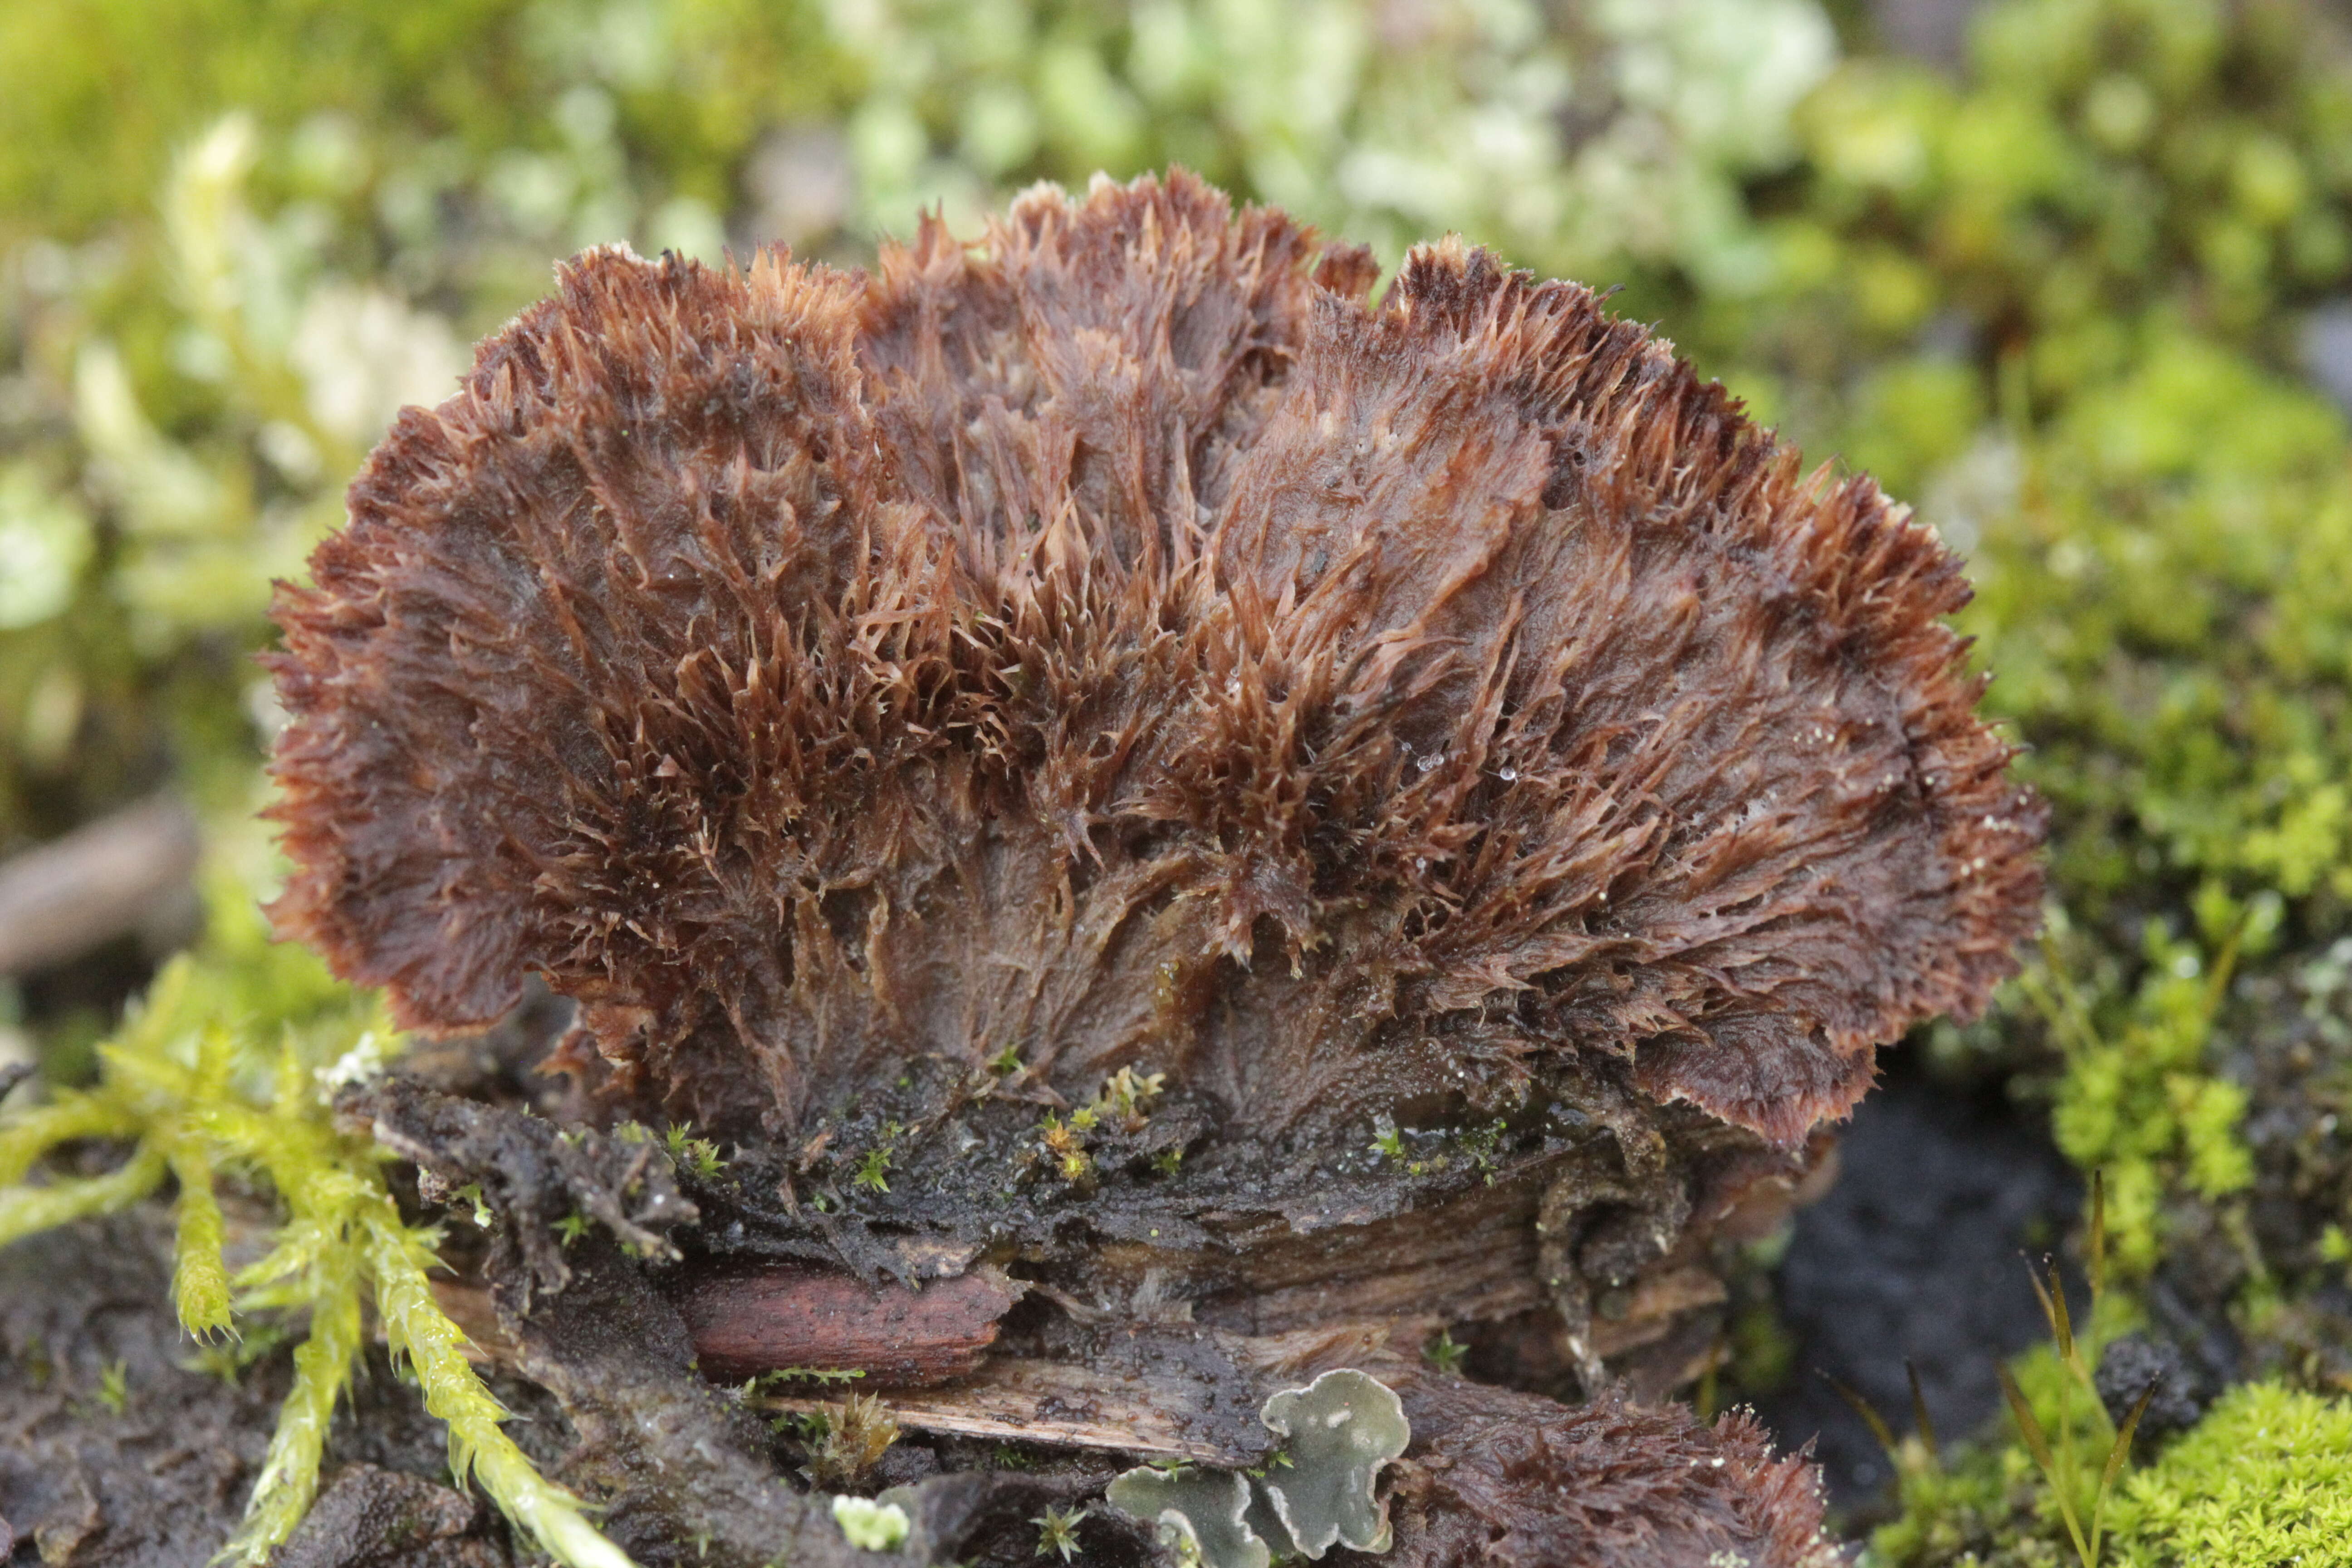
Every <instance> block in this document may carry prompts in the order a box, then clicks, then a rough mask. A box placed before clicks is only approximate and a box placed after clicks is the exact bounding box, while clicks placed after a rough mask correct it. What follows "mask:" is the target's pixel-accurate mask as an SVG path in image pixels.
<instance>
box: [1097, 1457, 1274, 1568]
mask: <svg viewBox="0 0 2352 1568" xmlns="http://www.w3.org/2000/svg"><path fill="white" fill-rule="evenodd" d="M1104 1495H1105V1496H1106V1497H1108V1499H1109V1500H1110V1505H1111V1507H1113V1508H1115V1509H1118V1510H1121V1511H1122V1512H1125V1513H1130V1514H1133V1515H1134V1516H1135V1517H1136V1518H1138V1519H1148V1520H1150V1521H1154V1522H1155V1523H1156V1524H1158V1526H1159V1527H1160V1540H1161V1542H1163V1543H1165V1544H1166V1545H1167V1546H1168V1548H1169V1549H1170V1550H1171V1551H1172V1552H1175V1553H1176V1554H1177V1555H1178V1556H1179V1557H1181V1558H1182V1559H1183V1560H1184V1561H1186V1562H1188V1563H1202V1564H1203V1565H1204V1568H1266V1565H1267V1564H1268V1563H1271V1562H1272V1561H1273V1557H1274V1553H1273V1551H1272V1549H1271V1548H1269V1547H1268V1546H1267V1544H1266V1543H1265V1541H1264V1540H1262V1539H1261V1538H1260V1537H1259V1536H1258V1534H1257V1532H1256V1531H1254V1530H1252V1529H1251V1528H1250V1525H1249V1519H1248V1515H1249V1509H1250V1484H1249V1478H1248V1477H1246V1476H1244V1475H1243V1474H1242V1473H1241V1472H1240V1471H1238V1470H1217V1469H1209V1468H1197V1467H1188V1468H1183V1469H1181V1470H1178V1471H1176V1472H1175V1473H1173V1474H1170V1473H1169V1472H1167V1471H1164V1470H1159V1469H1155V1468H1151V1467H1150V1466H1145V1467H1144V1468H1140V1469H1134V1470H1129V1471H1128V1472H1127V1473H1126V1474H1124V1475H1122V1476H1120V1477H1119V1478H1118V1479H1117V1480H1114V1481H1113V1482H1111V1484H1110V1488H1109V1489H1108V1491H1107V1492H1106V1493H1105V1494H1104Z"/></svg>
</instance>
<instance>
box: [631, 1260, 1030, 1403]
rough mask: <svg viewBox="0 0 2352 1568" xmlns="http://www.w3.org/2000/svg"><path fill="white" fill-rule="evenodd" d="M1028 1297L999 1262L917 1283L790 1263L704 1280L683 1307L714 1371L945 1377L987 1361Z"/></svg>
mask: <svg viewBox="0 0 2352 1568" xmlns="http://www.w3.org/2000/svg"><path fill="white" fill-rule="evenodd" d="M1020 1299H1021V1292H1020V1290H1019V1289H1018V1288H1016V1287H1013V1286H1012V1285H1009V1284H1008V1283H1007V1282H1006V1281H1005V1279H1004V1277H1003V1275H1002V1274H1000V1273H998V1272H997V1271H996V1270H994V1269H979V1270H975V1271H973V1272H971V1273H969V1274H963V1275H959V1276H956V1277H954V1278H952V1279H939V1280H934V1281H932V1282H931V1284H930V1285H929V1288H928V1289H921V1290H915V1289H908V1288H907V1287H906V1286H903V1285H897V1284H888V1283H886V1284H881V1285H877V1286H868V1285H866V1283H865V1282H864V1281H862V1280H859V1279H854V1278H852V1277H850V1276H849V1275H845V1274H841V1273H836V1272H828V1271H825V1270H822V1269H816V1268H770V1269H764V1270H761V1271H759V1272H748V1271H746V1272H731V1273H725V1274H719V1275H714V1276H709V1277H707V1278H704V1279H698V1280H697V1281H695V1283H694V1285H693V1286H692V1288H691V1289H688V1290H687V1291H685V1292H683V1293H682V1294H681V1295H680V1296H679V1297H678V1298H677V1309H678V1315H679V1316H680V1317H681V1318H683V1319H684V1320H685V1322H686V1329H687V1332H688V1334H690V1335H691V1336H692V1337H693V1340H694V1351H695V1355H696V1358H697V1360H698V1363H699V1364H700V1365H701V1368H702V1370H703V1372H704V1373H706V1374H707V1375H709V1376H711V1377H717V1378H734V1377H748V1376H751V1374H752V1373H762V1372H769V1371H772V1370H774V1369H776V1368H778V1367H808V1368H823V1369H827V1370H832V1369H838V1368H856V1369H859V1370H861V1371H863V1372H864V1373H866V1374H867V1375H869V1376H871V1377H873V1378H875V1379H876V1380H877V1382H882V1383H887V1384H898V1385H905V1384H926V1383H940V1382H944V1381H946V1380H947V1379H949V1378H950V1377H954V1376H957V1375H958V1374H960V1373H968V1372H970V1371H971V1370H972V1368H973V1367H975V1366H977V1365H979V1363H980V1358H981V1352H983V1351H985V1350H986V1349H987V1348H988V1347H989V1346H990V1345H991V1344H992V1343H994V1342H995V1340H996V1326H997V1321H998V1320H999V1319H1001V1318H1003V1316H1004V1314H1005V1312H1006V1310H1008V1309H1010V1308H1011V1307H1012V1305H1013V1302H1015V1301H1017V1300H1020Z"/></svg>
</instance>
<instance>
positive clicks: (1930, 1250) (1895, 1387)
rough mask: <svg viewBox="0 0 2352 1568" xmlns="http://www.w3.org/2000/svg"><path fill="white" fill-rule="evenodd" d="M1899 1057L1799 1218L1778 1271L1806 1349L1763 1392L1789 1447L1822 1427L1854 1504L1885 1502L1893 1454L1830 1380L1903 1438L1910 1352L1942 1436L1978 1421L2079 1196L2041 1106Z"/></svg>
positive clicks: (1786, 1310)
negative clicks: (1949, 1078) (1822, 1189)
mask: <svg viewBox="0 0 2352 1568" xmlns="http://www.w3.org/2000/svg"><path fill="white" fill-rule="evenodd" d="M1888 1061H1889V1065H1890V1067H1892V1068H1893V1069H1894V1070H1893V1071H1892V1072H1891V1073H1890V1074H1889V1076H1888V1079H1887V1081H1886V1082H1885V1083H1884V1084H1883V1085H1881V1086H1880V1088H1879V1089H1877V1090H1876V1091H1875V1092H1874V1093H1873V1094H1872V1095H1871V1096H1870V1098H1869V1099H1867V1100H1864V1101H1863V1103H1862V1105H1861V1107H1860V1108H1859V1109H1858V1110H1856V1111H1855V1112H1854V1117H1853V1123H1852V1125H1851V1126H1850V1127H1849V1128H1848V1129H1847V1130H1846V1131H1845V1134H1844V1136H1843V1138H1842V1139H1841V1141H1840V1145H1839V1155H1840V1162H1841V1163H1840V1166H1839V1173H1838V1179H1837V1182H1836V1184H1835V1185H1834V1186H1832V1189H1831V1190H1830V1192H1829V1194H1828V1195H1827V1196H1826V1197H1824V1198H1823V1199H1822V1201H1821V1202H1819V1203H1817V1204H1815V1205H1812V1206H1811V1208H1808V1209H1804V1210H1802V1211H1801V1212H1800V1213H1799V1215H1798V1216H1797V1222H1796V1232H1795V1235H1794V1237H1792V1238H1791V1240H1790V1246H1789V1250H1788V1252H1787V1254H1786V1255H1785V1257H1784V1258H1782V1260H1781V1263H1780V1268H1779V1269H1778V1270H1777V1272H1776V1275H1775V1279H1774V1287H1775V1296H1776V1299H1777V1305H1778V1307H1779V1310H1780V1321H1781V1323H1782V1326H1783V1328H1784V1329H1785V1331H1787V1332H1788V1333H1789V1334H1790V1336H1791V1337H1792V1338H1793V1339H1794V1341H1795V1346H1794V1354H1793V1356H1792V1357H1791V1360H1790V1373H1789V1376H1788V1378H1787V1380H1786V1381H1785V1383H1784V1384H1783V1385H1782V1386H1781V1387H1780V1388H1779V1389H1777V1390H1775V1391H1773V1392H1772V1393H1770V1394H1768V1395H1766V1396H1764V1397H1761V1398H1759V1400H1758V1405H1759V1414H1760V1415H1762V1416H1763V1417H1764V1420H1765V1422H1766V1424H1767V1425H1768V1426H1770V1427H1771V1428H1772V1429H1773V1430H1774V1431H1775V1432H1777V1433H1778V1434H1779V1435H1780V1439H1781V1441H1782V1443H1783V1444H1784V1445H1786V1446H1789V1447H1794V1446H1795V1445H1797V1444H1800V1443H1802V1442H1805V1441H1806V1440H1807V1439H1808V1438H1811V1439H1813V1440H1814V1441H1815V1443H1816V1445H1817V1446H1816V1448H1815V1450H1814V1451H1815V1454H1816V1456H1817V1457H1818V1458H1820V1459H1821V1460H1822V1468H1823V1470H1824V1472H1825V1474H1826V1476H1827V1479H1828V1481H1829V1487H1830V1495H1831V1497H1832V1500H1833V1501H1834V1502H1835V1503H1836V1504H1837V1505H1839V1506H1841V1507H1845V1508H1853V1507H1855V1506H1858V1505H1864V1504H1867V1503H1869V1502H1871V1501H1873V1500H1875V1499H1876V1497H1877V1496H1878V1495H1879V1492H1880V1489H1882V1488H1883V1487H1884V1486H1885V1483H1886V1481H1887V1479H1889V1467H1888V1465H1887V1462H1886V1457H1885V1454H1884V1453H1883V1452H1881V1450H1880V1448H1879V1446H1878V1443H1877V1440H1876V1439H1875V1438H1874V1437H1873V1436H1871V1434H1870V1429H1869V1427H1868V1426H1865V1425H1864V1422H1863V1420H1862V1418H1861V1417H1860V1416H1859V1415H1856V1414H1855V1413H1854V1412H1853V1409H1852V1408H1851V1407H1849V1406H1848V1405H1847V1404H1846V1403H1845V1401H1844V1399H1843V1397H1842V1396H1841V1395H1840V1394H1838V1392H1837V1391H1836V1389H1835V1388H1834V1387H1832V1384H1830V1383H1829V1381H1828V1378H1830V1377H1833V1378H1835V1379H1837V1380H1838V1382H1840V1383H1843V1384H1845V1385H1846V1386H1847V1387H1848V1388H1850V1389H1853V1391H1854V1392H1855V1393H1857V1394H1861V1395H1862V1396H1863V1397H1864V1399H1866V1400H1868V1401H1869V1402H1870V1404H1871V1405H1872V1406H1873V1407H1874V1408H1875V1409H1876V1410H1877V1411H1878V1412H1879V1414H1880V1415H1882V1416H1884V1417H1885V1421H1886V1424H1887V1425H1888V1426H1890V1427H1891V1428H1892V1429H1893V1430H1894V1431H1895V1433H1896V1434H1897V1435H1898V1436H1899V1435H1901V1434H1903V1433H1906V1432H1908V1431H1909V1430H1910V1429H1911V1426H1912V1420H1911V1392H1910V1385H1909V1383H1908V1381H1907V1379H1906V1374H1905V1372H1904V1362H1905V1360H1906V1358H1907V1359H1908V1360H1909V1361H1910V1362H1911V1363H1912V1364H1913V1365H1915V1366H1916V1367H1917V1368H1918V1372H1919V1381H1920V1384H1921V1387H1922V1389H1923V1391H1924V1393H1925V1394H1926V1396H1927V1413H1928V1416H1929V1419H1930V1420H1931V1421H1932V1422H1933V1423H1934V1425H1935V1427H1936V1431H1937V1435H1938V1436H1939V1437H1942V1438H1944V1439H1946V1440H1950V1439H1952V1438H1957V1437H1961V1436H1968V1435H1969V1434H1970V1433H1972V1432H1974V1431H1975V1430H1976V1429H1977V1428H1979V1427H1980V1426H1983V1425H1984V1424H1985V1423H1986V1422H1987V1421H1988V1420H1989V1419H1990V1418H1991V1417H1992V1416H1993V1415H1994V1414H1995V1413H1996V1412H1997V1411H1998V1410H1999V1408H2000V1384H1998V1383H1997V1382H1996V1381H1995V1377H1994V1370H1993V1369H1994V1367H1995V1366H1996V1365H1997V1364H1998V1363H2000V1360H2001V1359H2002V1358H2004V1357H2006V1356H2009V1355H2011V1354H2014V1353H2015V1352H2018V1351H2021V1350H2023V1349H2024V1348H2026V1347H2027V1346H2029V1345H2031V1344H2033V1343H2034V1342H2037V1341H2039V1340H2041V1339H2042V1338H2044V1337H2046V1335H2047V1333H2048V1329H2047V1326H2046V1325H2045V1324H2044V1322H2043V1321H2042V1312H2041V1309H2040V1308H2039V1307H2038V1306H2036V1305H2035V1302H2034V1298H2033V1289H2032V1285H2031V1284H2030V1283H2029V1282H2028V1279H2027V1277H2026V1267H2027V1266H2026V1262H2025V1258H2027V1257H2031V1258H2035V1259H2037V1260H2038V1259H2039V1258H2041V1257H2042V1255H2043V1254H2044V1253H2046V1252H2049V1251H2052V1250H2053V1249H2054V1248H2055V1247H2057V1245H2058V1243H2059V1241H2060V1240H2061V1238H2062V1237H2063V1236H2064V1234H2065V1231H2066V1227H2067V1226H2069V1225H2070V1224H2072V1223H2073V1222H2074V1219H2075V1217H2076V1216H2077V1215H2079V1214H2080V1213H2081V1211H2082V1202H2083V1194H2082V1187H2081V1182H2080V1180H2079V1178H2078V1177H2077V1176H2076V1175H2075V1174H2074V1173H2073V1171H2072V1170H2071V1169H2070V1168H2069V1167H2068V1166H2067V1164H2066V1163H2065V1160H2064V1158H2063V1156H2062V1155H2060V1154H2059V1152H2058V1151H2057V1150H2056V1149H2055V1148H2053V1146H2052V1145H2051V1142H2050V1140H2049V1137H2048V1134H2047V1132H2046V1131H2044V1130H2043V1129H2042V1127H2041V1126H2040V1124H2039V1123H2040V1117H2039V1115H2038V1113H2036V1112H2035V1111H2033V1110H2032V1109H2031V1108H2027V1107H2021V1106H2018V1105H2016V1104H2014V1103H2012V1102H2011V1101H2009V1100H2007V1099H2006V1098H2005V1097H2004V1096H2003V1095H2002V1094H2001V1092H2000V1087H1999V1085H1998V1084H1994V1085H1991V1086H1989V1087H1985V1088H1981V1089H1969V1088H1965V1087H1954V1086H1951V1085H1948V1084H1944V1083H1939V1082H1937V1081H1936V1080H1935V1079H1932V1078H1930V1077H1929V1076H1927V1073H1926V1072H1924V1071H1923V1070H1921V1069H1920V1068H1918V1067H1916V1066H1915V1065H1913V1061H1912V1059H1910V1058H1909V1054H1908V1053H1905V1052H1896V1053H1893V1054H1892V1055H1891V1056H1890V1057H1889V1058H1888ZM2077 1300H2078V1301H2079V1300H2080V1297H2079V1295H2078V1297H2077ZM1823 1373H1826V1374H1828V1376H1827V1377H1824V1376H1823V1375H1822V1374H1823Z"/></svg>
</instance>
